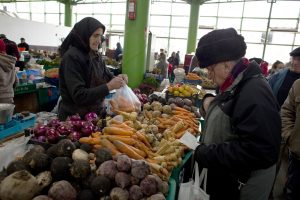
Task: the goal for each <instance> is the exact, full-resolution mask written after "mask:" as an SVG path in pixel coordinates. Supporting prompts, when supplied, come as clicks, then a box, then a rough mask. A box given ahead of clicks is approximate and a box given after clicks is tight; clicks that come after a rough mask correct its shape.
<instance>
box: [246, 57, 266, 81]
mask: <svg viewBox="0 0 300 200" xmlns="http://www.w3.org/2000/svg"><path fill="white" fill-rule="evenodd" d="M249 61H250V62H252V61H255V62H256V63H257V64H259V67H260V69H261V72H262V74H263V75H264V76H265V77H266V76H268V65H269V63H268V62H266V61H264V60H263V59H261V58H250V59H249Z"/></svg>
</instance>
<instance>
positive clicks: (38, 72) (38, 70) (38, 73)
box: [26, 69, 41, 77]
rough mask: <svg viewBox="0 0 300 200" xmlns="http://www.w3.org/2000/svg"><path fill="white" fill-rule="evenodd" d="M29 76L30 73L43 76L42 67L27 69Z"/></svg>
mask: <svg viewBox="0 0 300 200" xmlns="http://www.w3.org/2000/svg"><path fill="white" fill-rule="evenodd" d="M26 74H27V77H29V76H30V75H34V76H41V70H40V69H26Z"/></svg>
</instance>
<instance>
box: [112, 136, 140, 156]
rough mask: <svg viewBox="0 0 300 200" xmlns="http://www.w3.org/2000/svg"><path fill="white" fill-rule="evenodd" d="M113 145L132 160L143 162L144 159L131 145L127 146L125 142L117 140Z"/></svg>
mask: <svg viewBox="0 0 300 200" xmlns="http://www.w3.org/2000/svg"><path fill="white" fill-rule="evenodd" d="M113 144H114V145H115V146H116V147H117V149H118V150H119V151H120V152H122V153H125V154H126V155H128V156H129V157H130V158H133V159H136V160H143V159H144V158H143V157H142V156H140V155H139V154H137V153H136V152H135V151H134V150H133V149H132V148H131V147H130V146H129V145H127V144H125V143H124V142H121V141H118V140H115V141H113Z"/></svg>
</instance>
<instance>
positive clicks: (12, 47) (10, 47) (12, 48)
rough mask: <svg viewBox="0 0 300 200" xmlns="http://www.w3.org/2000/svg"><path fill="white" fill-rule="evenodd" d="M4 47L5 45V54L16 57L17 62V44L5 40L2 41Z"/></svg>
mask: <svg viewBox="0 0 300 200" xmlns="http://www.w3.org/2000/svg"><path fill="white" fill-rule="evenodd" d="M3 41H4V43H5V45H6V53H7V54H8V55H11V56H13V57H16V58H17V60H19V58H20V53H19V50H18V47H17V44H16V43H15V42H14V41H11V40H9V39H7V38H5V39H3Z"/></svg>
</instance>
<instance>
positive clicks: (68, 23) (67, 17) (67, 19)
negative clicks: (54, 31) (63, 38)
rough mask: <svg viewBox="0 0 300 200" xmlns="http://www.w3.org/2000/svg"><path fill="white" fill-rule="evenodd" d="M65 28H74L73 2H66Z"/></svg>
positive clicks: (69, 0)
mask: <svg viewBox="0 0 300 200" xmlns="http://www.w3.org/2000/svg"><path fill="white" fill-rule="evenodd" d="M64 4H65V26H69V27H71V26H72V4H71V0H66V1H65V3H64Z"/></svg>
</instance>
